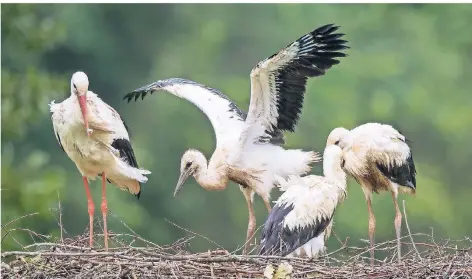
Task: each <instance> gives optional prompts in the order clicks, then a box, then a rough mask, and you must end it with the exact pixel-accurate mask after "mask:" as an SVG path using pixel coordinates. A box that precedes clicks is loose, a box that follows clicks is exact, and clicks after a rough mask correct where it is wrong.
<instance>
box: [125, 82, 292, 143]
mask: <svg viewBox="0 0 472 279" xmlns="http://www.w3.org/2000/svg"><path fill="white" fill-rule="evenodd" d="M159 90H162V91H166V92H169V93H171V94H173V95H175V96H177V97H179V98H182V99H185V100H187V101H189V102H191V103H193V104H194V105H195V106H197V107H198V108H199V109H200V110H201V111H202V112H203V113H204V114H205V115H206V116H207V117H208V119H209V120H210V122H211V124H212V126H213V130H214V132H215V136H216V142H217V146H223V145H225V144H226V143H228V142H235V141H237V140H238V139H239V136H240V133H241V131H242V130H243V128H244V121H245V120H246V117H247V114H246V113H245V112H244V111H242V110H241V109H240V108H239V107H238V106H237V105H236V104H235V103H234V102H233V101H232V100H231V99H230V98H228V97H227V96H226V95H224V94H223V93H221V92H220V91H219V90H217V89H214V88H211V87H208V86H205V85H202V84H199V83H197V82H194V81H191V80H186V79H181V78H171V79H166V80H159V81H156V82H154V83H151V84H149V85H146V86H143V87H141V88H138V89H136V90H134V91H133V92H131V93H128V94H126V95H125V97H124V99H127V100H128V102H129V101H131V100H132V99H134V100H135V101H136V100H137V99H138V98H139V97H141V99H144V97H145V96H146V95H147V94H148V93H150V94H153V93H154V92H156V91H159ZM273 134H274V137H273V138H272V139H271V141H272V142H274V143H283V135H282V134H281V133H276V132H274V133H273Z"/></svg>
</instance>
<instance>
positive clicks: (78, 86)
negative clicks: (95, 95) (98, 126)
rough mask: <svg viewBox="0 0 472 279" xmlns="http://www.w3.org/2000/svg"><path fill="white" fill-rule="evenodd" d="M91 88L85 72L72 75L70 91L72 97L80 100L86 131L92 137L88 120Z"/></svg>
mask: <svg viewBox="0 0 472 279" xmlns="http://www.w3.org/2000/svg"><path fill="white" fill-rule="evenodd" d="M88 87H89V80H88V77H87V75H86V74H85V73H84V72H76V73H74V74H73V75H72V79H71V80H70V91H71V94H72V95H75V96H77V99H78V100H79V105H80V110H81V111H82V117H83V118H84V124H85V131H87V135H88V136H90V131H91V130H90V129H89V126H88V118H87V92H88Z"/></svg>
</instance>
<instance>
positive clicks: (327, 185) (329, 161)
mask: <svg viewBox="0 0 472 279" xmlns="http://www.w3.org/2000/svg"><path fill="white" fill-rule="evenodd" d="M343 164H344V159H343V154H342V149H341V148H339V147H338V146H336V145H334V144H333V143H330V142H328V143H327V145H326V149H325V151H324V154H323V173H324V176H317V175H307V176H305V177H300V176H290V177H289V179H288V180H284V179H283V178H279V179H278V180H279V187H280V189H281V190H284V191H285V192H284V193H283V194H282V195H281V196H280V197H279V199H278V200H277V202H276V204H275V206H274V208H273V209H272V211H271V212H270V213H269V216H268V217H267V219H266V221H265V223H264V227H263V229H262V233H261V243H260V246H259V254H260V255H278V256H282V257H285V256H288V257H292V256H296V257H308V258H312V257H315V256H317V255H319V254H320V253H322V252H324V250H325V245H324V243H325V240H327V239H328V237H329V235H330V233H331V226H332V220H333V216H334V211H335V209H336V207H337V205H338V203H339V202H342V201H343V200H344V199H345V197H346V173H345V172H344V170H343Z"/></svg>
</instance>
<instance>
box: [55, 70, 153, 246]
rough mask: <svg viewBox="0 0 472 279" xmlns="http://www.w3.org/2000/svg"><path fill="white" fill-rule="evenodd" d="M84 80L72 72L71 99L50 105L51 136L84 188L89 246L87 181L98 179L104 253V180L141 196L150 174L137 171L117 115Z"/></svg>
mask: <svg viewBox="0 0 472 279" xmlns="http://www.w3.org/2000/svg"><path fill="white" fill-rule="evenodd" d="M88 86H89V81H88V77H87V75H86V74H85V73H83V72H76V73H75V74H74V75H73V76H72V79H71V83H70V90H71V96H70V97H69V98H67V99H65V100H64V101H63V102H62V103H59V104H55V103H54V101H52V102H51V104H50V109H51V112H52V116H51V120H52V124H53V127H54V134H55V135H56V138H57V141H58V142H59V145H60V146H61V147H62V149H63V150H64V151H65V152H66V154H67V156H69V158H70V159H71V160H72V161H73V162H74V163H75V165H76V166H77V168H78V169H79V171H80V173H81V174H82V179H83V182H84V186H85V193H86V195H87V201H88V213H89V217H90V247H92V244H93V213H94V210H95V206H94V204H93V200H92V195H91V194H90V189H89V184H88V179H95V178H96V177H97V176H101V177H102V204H101V210H102V214H103V230H104V238H105V249H107V250H108V231H107V211H108V205H107V199H106V181H107V180H108V181H109V182H110V183H112V184H114V185H116V186H118V188H120V189H122V190H127V191H129V192H130V193H132V194H135V195H136V196H137V197H138V198H139V196H140V194H141V185H140V183H143V182H146V181H147V177H146V176H145V175H146V174H150V173H151V172H150V171H147V170H143V169H139V168H138V163H137V162H136V158H135V156H134V151H133V148H132V147H131V143H130V140H129V136H128V129H127V127H126V125H125V123H124V122H123V120H121V118H120V115H119V114H118V113H117V112H116V111H115V110H114V109H113V108H112V107H110V106H109V105H107V104H106V103H105V102H103V101H102V100H101V99H100V98H99V97H98V96H97V95H96V94H95V93H93V92H92V91H88Z"/></svg>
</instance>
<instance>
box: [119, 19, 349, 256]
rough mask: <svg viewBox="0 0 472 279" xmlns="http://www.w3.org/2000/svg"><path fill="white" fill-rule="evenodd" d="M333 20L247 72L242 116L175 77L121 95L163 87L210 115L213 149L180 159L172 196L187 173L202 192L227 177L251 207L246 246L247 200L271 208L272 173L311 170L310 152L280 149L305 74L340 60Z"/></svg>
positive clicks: (218, 96) (210, 92) (219, 186)
mask: <svg viewBox="0 0 472 279" xmlns="http://www.w3.org/2000/svg"><path fill="white" fill-rule="evenodd" d="M338 28H339V27H337V26H334V25H332V24H329V25H325V26H322V27H319V28H317V29H316V30H314V31H312V32H310V33H308V34H306V35H304V36H302V37H301V38H299V39H298V40H296V41H295V42H293V43H291V44H289V45H288V46H287V47H286V48H284V49H282V50H281V51H279V52H278V53H276V54H274V55H271V56H270V57H269V58H267V59H265V60H263V61H261V62H259V63H258V64H257V66H256V67H255V68H254V69H252V71H251V101H250V105H249V113H248V114H247V115H246V113H244V112H243V111H242V110H241V109H239V108H238V106H237V105H236V104H235V103H234V102H233V101H231V100H230V99H229V98H228V97H227V96H225V95H224V94H222V93H221V92H220V91H218V90H216V89H213V88H209V87H207V86H205V85H202V84H199V83H196V82H194V81H189V80H185V79H180V78H171V79H166V80H159V81H156V82H154V83H152V84H149V85H147V86H144V87H141V88H139V89H136V90H134V91H133V92H131V93H129V94H127V95H126V96H125V99H128V102H129V101H130V100H132V99H133V98H134V99H135V100H137V99H138V98H139V97H141V98H144V97H145V96H146V94H148V93H151V94H152V93H153V92H155V91H159V90H162V91H167V92H169V93H171V94H173V95H175V96H177V97H180V98H183V99H186V100H188V101H190V102H192V103H193V104H194V105H196V106H197V107H198V108H199V109H200V110H202V111H203V113H205V114H206V115H207V117H208V118H209V120H210V122H211V124H212V126H213V129H214V130H215V134H216V149H215V151H214V153H213V155H212V157H211V159H210V161H209V162H208V161H207V159H206V158H205V156H204V155H203V154H202V153H201V152H199V151H196V150H187V151H186V152H185V153H184V155H183V156H182V159H181V165H180V171H181V174H180V177H179V180H178V183H177V187H176V189H175V194H176V193H177V192H178V191H179V190H180V189H181V187H182V185H183V184H184V182H185V181H186V179H187V178H188V177H189V176H190V175H193V176H194V177H195V179H196V180H197V182H198V183H199V184H200V185H201V186H202V187H203V188H205V189H207V190H223V189H225V188H226V186H227V184H228V181H229V180H231V181H234V182H236V183H238V184H240V188H241V191H242V192H243V194H244V196H245V198H246V201H247V205H248V210H249V224H248V230H247V241H246V244H247V245H246V249H245V251H247V247H248V243H249V240H250V239H251V237H252V235H253V233H254V229H255V226H256V219H255V216H254V211H253V198H254V192H256V193H257V194H258V195H259V196H261V197H262V199H263V200H264V202H265V205H266V207H267V210H269V211H270V209H271V206H270V204H269V194H270V191H271V189H272V188H273V187H274V176H273V175H274V174H277V175H279V176H281V177H287V176H288V175H301V174H305V173H307V172H309V171H310V169H311V164H312V163H314V162H316V161H318V160H319V156H318V154H317V153H315V152H312V151H310V152H305V151H302V150H286V149H284V148H283V147H282V145H283V144H284V137H283V134H282V133H283V131H290V132H293V131H294V129H295V126H296V124H297V122H298V119H299V116H300V112H301V109H302V105H303V97H304V94H305V90H306V82H307V79H308V78H309V77H316V76H321V75H324V74H325V73H326V71H327V70H328V69H330V68H331V67H332V66H333V65H336V64H338V63H339V60H337V59H336V58H338V57H344V56H345V54H344V53H342V52H340V51H341V50H344V49H346V48H347V47H346V45H345V43H347V41H345V40H341V39H340V38H341V37H342V36H343V35H344V34H340V33H335V31H336V30H337V29H338Z"/></svg>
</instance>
